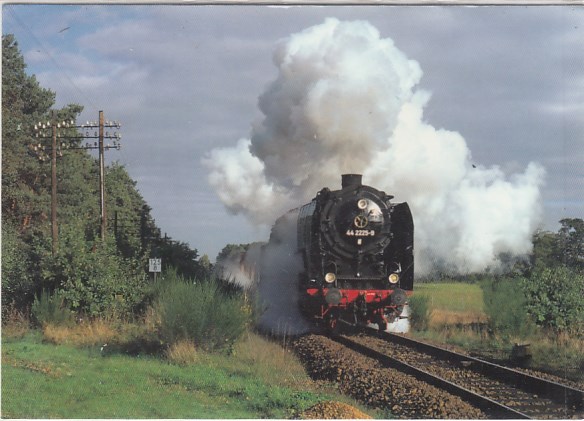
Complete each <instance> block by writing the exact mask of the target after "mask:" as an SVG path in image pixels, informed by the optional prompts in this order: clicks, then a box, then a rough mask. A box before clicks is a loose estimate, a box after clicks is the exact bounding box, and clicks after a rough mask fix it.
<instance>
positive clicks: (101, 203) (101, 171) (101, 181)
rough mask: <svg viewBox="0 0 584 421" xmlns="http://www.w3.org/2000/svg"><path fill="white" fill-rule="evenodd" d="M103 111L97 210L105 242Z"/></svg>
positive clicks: (100, 121) (100, 125)
mask: <svg viewBox="0 0 584 421" xmlns="http://www.w3.org/2000/svg"><path fill="white" fill-rule="evenodd" d="M103 127H104V121H103V111H100V112H99V208H100V210H101V239H102V241H103V240H105V230H106V227H107V214H106V210H105V165H104V149H103Z"/></svg>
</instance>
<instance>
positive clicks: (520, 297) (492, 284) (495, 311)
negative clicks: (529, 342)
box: [481, 278, 534, 337]
mask: <svg viewBox="0 0 584 421" xmlns="http://www.w3.org/2000/svg"><path fill="white" fill-rule="evenodd" d="M481 288H482V289H483V300H484V310H485V313H486V314H487V317H488V319H489V327H490V328H491V329H492V330H493V331H494V332H496V333H498V334H503V335H508V336H519V337H525V336H527V335H529V334H530V333H532V332H533V329H534V325H533V321H532V320H531V319H530V317H529V314H528V311H527V300H526V297H525V294H524V293H523V290H522V288H521V280H520V279H516V278H496V279H487V280H484V281H483V282H482V283H481Z"/></svg>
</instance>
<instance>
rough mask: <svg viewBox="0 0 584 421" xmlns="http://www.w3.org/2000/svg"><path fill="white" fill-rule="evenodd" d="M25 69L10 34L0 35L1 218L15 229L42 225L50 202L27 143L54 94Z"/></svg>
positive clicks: (44, 178) (45, 179)
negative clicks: (0, 115) (0, 118)
mask: <svg viewBox="0 0 584 421" xmlns="http://www.w3.org/2000/svg"><path fill="white" fill-rule="evenodd" d="M25 70H26V64H25V62H24V58H23V56H22V54H21V53H20V51H19V49H18V43H17V42H16V39H15V38H14V36H13V35H5V36H2V219H3V221H8V220H9V221H11V222H12V223H13V225H14V227H15V228H16V229H26V228H27V227H29V226H30V225H31V224H36V225H37V226H40V225H46V221H47V213H46V211H45V210H46V209H47V208H48V203H50V196H49V194H48V193H49V189H48V186H49V183H50V176H49V177H47V174H46V171H44V169H43V168H42V166H41V164H40V163H39V162H38V160H34V159H30V157H29V156H28V145H29V144H31V143H32V142H33V137H32V135H31V130H30V129H31V128H32V127H33V125H34V122H36V121H39V120H43V121H46V115H47V113H48V111H49V109H50V108H51V106H52V105H53V103H54V100H55V94H54V93H53V92H51V91H50V90H48V89H43V88H41V87H40V85H39V84H38V82H37V80H36V78H35V77H34V76H28V75H27V74H26V72H25ZM49 174H50V173H49Z"/></svg>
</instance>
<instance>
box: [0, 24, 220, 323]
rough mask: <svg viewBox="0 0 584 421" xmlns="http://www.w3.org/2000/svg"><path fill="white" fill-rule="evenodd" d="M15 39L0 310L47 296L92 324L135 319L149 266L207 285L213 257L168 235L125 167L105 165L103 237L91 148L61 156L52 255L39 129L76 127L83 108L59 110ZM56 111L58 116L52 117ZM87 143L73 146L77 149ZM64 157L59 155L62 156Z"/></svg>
mask: <svg viewBox="0 0 584 421" xmlns="http://www.w3.org/2000/svg"><path fill="white" fill-rule="evenodd" d="M26 67H27V66H26V63H25V60H24V57H23V55H22V53H21V51H20V49H19V47H18V42H17V40H16V39H15V37H14V36H13V35H10V34H9V35H3V36H2V310H3V312H4V311H5V310H6V309H7V308H10V307H16V308H18V309H26V308H29V307H30V306H31V305H32V303H33V302H34V300H35V297H38V296H40V294H41V293H42V292H43V291H45V292H48V293H49V294H54V295H58V297H59V299H60V300H62V302H63V303H66V305H67V306H69V307H70V308H71V309H72V310H75V311H77V312H80V313H84V314H88V315H91V316H105V315H107V313H111V312H112V311H115V312H117V313H118V314H124V315H130V314H132V313H133V312H136V311H139V310H140V308H141V307H143V306H144V305H145V301H147V298H148V288H149V286H148V284H149V283H148V276H147V272H146V271H147V268H148V258H149V257H160V258H162V261H163V265H164V266H166V267H173V268H174V270H176V271H177V273H178V274H180V275H181V276H185V277H189V278H194V277H197V278H205V277H208V275H209V274H210V271H211V270H212V268H211V265H210V263H209V259H208V258H207V256H203V257H201V258H200V257H199V255H198V251H197V250H196V249H194V248H191V247H190V246H189V245H188V244H187V243H184V242H181V241H175V240H173V239H172V238H170V237H168V236H166V234H165V235H164V236H163V235H162V234H161V230H160V228H159V227H157V226H156V223H155V221H154V219H153V218H152V215H151V208H150V207H149V206H148V204H147V203H146V201H145V200H144V198H143V197H142V195H141V194H140V192H139V191H138V189H137V187H136V182H135V181H134V180H132V178H131V177H130V176H129V174H128V172H127V170H126V169H125V168H124V166H123V165H121V164H119V163H117V162H114V163H112V164H111V165H109V166H107V167H106V170H105V180H106V182H105V188H106V207H107V210H108V229H107V235H106V238H105V241H102V240H101V236H100V232H99V231H100V209H99V197H100V196H99V163H98V160H97V159H96V158H94V157H92V156H91V155H90V154H89V153H88V152H87V150H83V149H64V150H63V151H62V156H60V157H59V158H58V162H57V179H58V183H57V203H58V207H57V215H58V228H59V241H58V249H57V251H56V253H55V254H53V253H52V250H51V243H52V239H51V238H52V237H51V218H50V213H51V162H50V159H49V160H44V161H41V160H39V159H38V158H37V157H35V156H33V155H32V154H31V153H30V149H29V146H30V145H31V144H37V143H38V139H36V138H35V137H34V131H33V127H34V125H35V124H36V123H37V122H39V121H43V122H46V121H51V120H52V119H53V118H56V119H57V120H58V121H61V120H64V121H71V120H76V118H77V117H78V116H79V114H80V113H81V112H82V110H83V106H82V105H79V104H69V105H67V106H65V107H63V108H61V109H56V110H55V109H54V107H55V92H52V91H51V90H49V89H46V88H43V87H42V86H41V85H40V84H39V82H38V81H37V79H36V77H35V76H34V75H29V74H27V72H26ZM53 112H54V114H53ZM81 140H82V139H81V135H80V136H79V138H78V139H73V140H72V142H73V146H79V145H80V144H81ZM60 155H61V154H60Z"/></svg>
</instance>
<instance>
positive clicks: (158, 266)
mask: <svg viewBox="0 0 584 421" xmlns="http://www.w3.org/2000/svg"><path fill="white" fill-rule="evenodd" d="M148 269H149V271H150V272H162V259H149V260H148Z"/></svg>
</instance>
